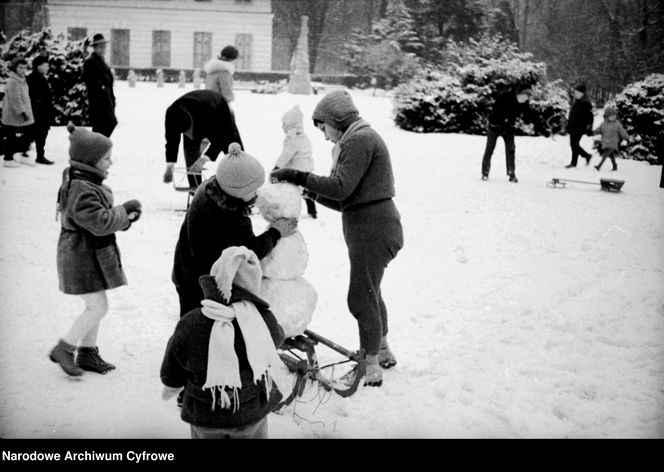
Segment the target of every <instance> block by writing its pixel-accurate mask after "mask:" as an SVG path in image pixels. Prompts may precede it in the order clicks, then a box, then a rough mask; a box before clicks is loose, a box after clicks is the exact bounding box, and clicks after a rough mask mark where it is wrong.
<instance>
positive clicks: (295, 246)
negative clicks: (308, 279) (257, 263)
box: [261, 230, 309, 280]
mask: <svg viewBox="0 0 664 472" xmlns="http://www.w3.org/2000/svg"><path fill="white" fill-rule="evenodd" d="M308 262H309V251H307V245H306V243H305V242H304V237H302V233H300V231H299V230H295V231H294V232H293V233H291V234H289V235H288V236H286V237H285V238H281V239H279V241H278V242H277V245H276V246H275V247H274V249H272V251H271V252H270V253H269V254H268V255H267V256H265V257H264V258H263V260H261V268H262V269H263V277H268V278H270V279H280V280H287V279H294V278H296V277H301V276H303V275H304V271H305V269H306V268H307V263H308Z"/></svg>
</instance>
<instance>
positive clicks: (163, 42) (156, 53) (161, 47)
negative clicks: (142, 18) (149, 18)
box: [152, 30, 171, 67]
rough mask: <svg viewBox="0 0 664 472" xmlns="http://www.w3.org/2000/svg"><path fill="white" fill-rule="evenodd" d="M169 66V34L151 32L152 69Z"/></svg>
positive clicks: (159, 31)
mask: <svg viewBox="0 0 664 472" xmlns="http://www.w3.org/2000/svg"><path fill="white" fill-rule="evenodd" d="M170 66H171V32H170V31H161V30H154V31H152V67H170Z"/></svg>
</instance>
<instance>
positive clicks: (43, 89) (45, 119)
mask: <svg viewBox="0 0 664 472" xmlns="http://www.w3.org/2000/svg"><path fill="white" fill-rule="evenodd" d="M48 68H49V64H48V57H46V56H37V57H35V58H34V59H33V60H32V73H31V74H30V75H29V76H28V77H27V79H26V81H27V82H28V88H29V89H30V103H31V104H32V114H33V115H34V117H35V124H34V125H33V136H34V139H35V147H36V148H37V159H35V162H36V163H37V164H45V165H51V164H53V161H49V160H48V159H46V157H45V155H44V146H45V145H46V137H47V136H48V131H49V129H50V128H51V118H52V116H53V98H52V96H51V87H50V86H49V85H48V80H47V79H46V74H48Z"/></svg>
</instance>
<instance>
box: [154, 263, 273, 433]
mask: <svg viewBox="0 0 664 472" xmlns="http://www.w3.org/2000/svg"><path fill="white" fill-rule="evenodd" d="M200 286H201V288H202V292H201V293H205V298H206V299H209V300H214V301H216V302H219V303H222V304H224V305H227V306H228V305H230V304H231V303H235V302H238V301H242V300H246V301H249V302H251V303H253V304H254V306H255V307H256V308H257V309H258V312H259V313H260V314H261V316H262V317H263V320H264V321H265V324H266V325H267V327H268V329H269V331H270V335H271V336H272V340H273V341H274V345H275V347H277V348H278V347H279V346H281V344H282V343H283V341H284V331H283V329H282V328H281V326H279V323H278V322H277V319H276V318H275V317H274V315H273V314H272V312H271V311H270V310H269V305H268V304H267V303H266V302H265V301H263V300H262V299H260V298H258V297H257V296H256V295H254V294H252V293H250V292H248V291H247V290H244V289H243V288H242V287H238V286H237V285H233V289H232V295H231V299H230V302H227V301H226V300H225V299H224V297H223V296H222V294H221V293H220V292H219V290H218V288H217V284H216V282H215V280H214V277H212V276H210V275H206V276H203V277H201V279H200ZM213 324H214V320H212V319H210V318H208V317H206V316H205V315H203V313H201V309H200V308H197V309H195V310H192V311H190V312H189V313H187V314H186V315H185V316H183V317H182V318H180V321H179V322H178V324H177V326H176V327H175V332H174V333H173V336H171V338H170V339H169V340H168V345H167V346H166V353H165V354H164V360H163V362H162V364H161V381H162V383H163V384H164V385H166V386H167V387H171V388H180V387H184V396H183V402H182V411H181V413H180V417H181V418H182V420H183V421H186V422H187V423H189V424H193V425H195V426H204V427H208V428H236V427H240V426H245V425H248V424H251V423H254V422H256V421H258V420H260V419H262V418H264V417H266V416H267V415H268V413H270V412H271V411H273V410H274V408H275V407H276V406H277V404H278V403H279V402H280V401H281V399H282V398H283V397H282V395H281V392H279V389H278V388H277V387H276V385H275V384H272V390H271V392H270V395H269V396H267V395H266V392H267V390H266V388H265V383H264V382H259V383H258V384H255V383H254V374H253V372H252V370H251V366H250V364H249V360H248V359H247V349H246V346H245V342H244V338H243V337H242V332H241V331H240V328H239V326H238V323H237V320H233V328H234V329H235V340H234V342H235V353H236V354H237V357H238V362H239V366H240V379H241V380H242V388H240V389H239V391H238V399H239V402H240V408H239V409H238V410H237V411H236V412H233V409H234V408H233V407H234V405H231V407H230V408H225V409H222V408H221V404H220V403H219V401H218V397H217V405H216V406H215V408H214V410H212V395H211V394H210V391H209V390H203V385H205V379H206V377H207V361H208V347H209V344H210V332H211V330H212V325H213ZM229 397H230V398H231V399H232V398H233V396H232V395H229Z"/></svg>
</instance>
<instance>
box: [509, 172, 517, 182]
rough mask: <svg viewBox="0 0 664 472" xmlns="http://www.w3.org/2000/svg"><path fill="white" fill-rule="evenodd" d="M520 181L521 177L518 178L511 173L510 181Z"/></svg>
mask: <svg viewBox="0 0 664 472" xmlns="http://www.w3.org/2000/svg"><path fill="white" fill-rule="evenodd" d="M518 181H519V179H517V178H516V175H514V174H510V182H514V183H517V182H518Z"/></svg>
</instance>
